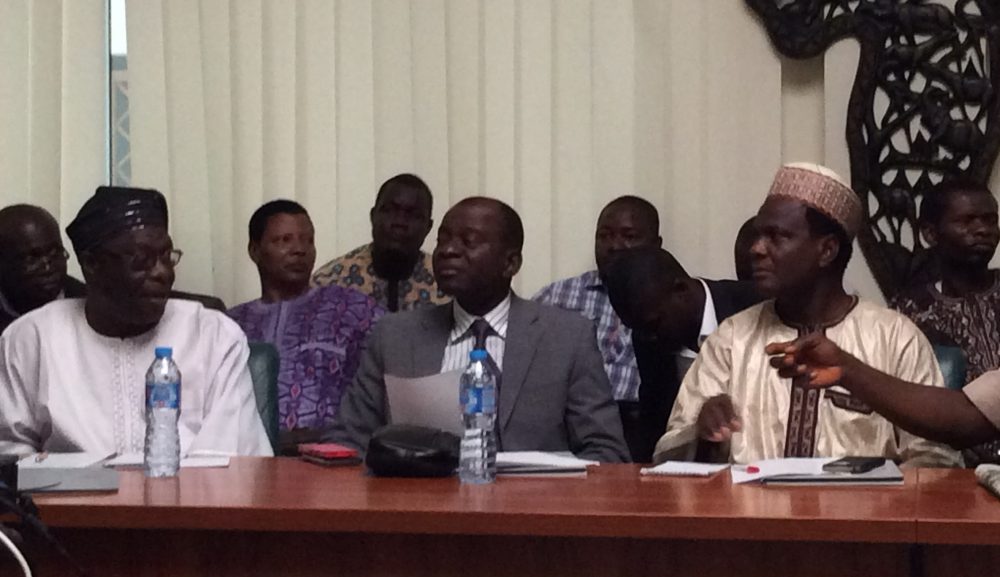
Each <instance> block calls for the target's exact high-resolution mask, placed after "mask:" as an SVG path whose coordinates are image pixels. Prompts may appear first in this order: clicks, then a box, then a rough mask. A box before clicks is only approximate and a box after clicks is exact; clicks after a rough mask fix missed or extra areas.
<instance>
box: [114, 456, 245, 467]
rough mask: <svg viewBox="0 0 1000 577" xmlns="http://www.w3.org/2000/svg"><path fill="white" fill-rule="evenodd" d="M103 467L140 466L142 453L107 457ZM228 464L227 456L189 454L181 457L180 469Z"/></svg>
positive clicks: (224, 465) (226, 465)
mask: <svg viewBox="0 0 1000 577" xmlns="http://www.w3.org/2000/svg"><path fill="white" fill-rule="evenodd" d="M104 466H105V467H141V466H142V455H141V454H138V453H130V454H127V455H118V456H117V457H115V458H114V459H108V461H107V462H105V463H104ZM228 466H229V457H219V456H208V457H206V456H191V457H184V458H182V459H181V468H182V469H200V468H225V467H228Z"/></svg>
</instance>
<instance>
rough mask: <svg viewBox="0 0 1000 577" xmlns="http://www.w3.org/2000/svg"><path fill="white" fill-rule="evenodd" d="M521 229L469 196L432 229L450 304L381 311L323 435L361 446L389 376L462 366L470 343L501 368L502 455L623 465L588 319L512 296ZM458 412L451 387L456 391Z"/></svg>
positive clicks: (503, 210)
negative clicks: (553, 455)
mask: <svg viewBox="0 0 1000 577" xmlns="http://www.w3.org/2000/svg"><path fill="white" fill-rule="evenodd" d="M523 241H524V231H523V228H522V225H521V219H520V217H519V216H518V215H517V213H516V212H515V211H514V210H513V209H512V208H510V207H509V206H507V205H506V204H504V203H502V202H500V201H497V200H493V199H489V198H482V197H475V198H468V199H465V200H463V201H461V202H459V203H458V204H456V205H455V206H454V207H452V209H451V210H449V211H448V213H447V214H446V215H445V217H444V219H443V221H442V222H441V226H440V228H439V230H438V236H437V247H436V248H435V249H434V255H433V266H434V274H435V276H436V278H437V282H438V285H439V286H440V287H441V289H442V290H443V291H444V292H445V293H447V294H450V295H451V296H452V297H454V302H453V303H448V304H444V305H439V306H437V307H434V308H432V309H423V310H416V311H409V312H404V313H399V314H396V315H390V316H387V317H385V318H383V319H382V320H381V321H380V322H379V324H378V325H377V326H376V327H375V329H374V331H373V332H372V335H371V338H370V339H369V341H368V345H367V349H366V351H365V354H364V356H363V357H362V359H361V366H360V368H359V369H358V373H357V375H356V377H355V379H354V381H353V383H352V384H351V386H350V387H348V389H347V392H346V393H345V394H344V398H343V399H342V400H341V405H340V412H339V414H338V416H337V418H336V421H335V424H334V426H333V427H332V428H331V429H330V430H329V431H328V433H327V435H326V436H327V438H328V439H329V440H332V441H335V442H339V443H344V444H347V445H350V446H353V447H355V448H358V449H359V450H361V451H364V450H365V449H366V448H367V446H368V441H369V439H370V438H371V435H372V433H373V432H374V431H375V430H376V429H378V428H379V427H381V426H383V425H385V424H386V423H387V422H388V411H387V401H386V392H385V380H384V377H385V375H386V374H391V375H394V376H399V377H408V378H412V377H422V376H427V375H432V374H437V373H441V372H447V371H451V370H456V369H461V368H464V367H465V366H466V364H467V363H468V356H469V352H470V351H471V350H472V348H473V345H475V346H476V347H477V348H480V347H485V349H486V350H487V352H488V353H489V355H490V357H491V358H492V359H493V360H494V362H495V363H496V365H498V367H499V369H500V374H501V376H500V379H499V381H500V383H499V394H498V398H499V402H498V405H499V406H498V420H497V423H498V424H497V427H498V433H499V435H498V437H499V442H498V444H499V446H500V448H501V450H506V451H518V450H539V451H572V452H573V453H574V454H576V455H578V456H580V457H583V458H588V459H595V460H599V461H602V462H623V461H627V460H628V454H629V453H628V449H627V448H626V446H625V442H624V440H623V438H622V426H621V419H620V418H619V415H618V408H617V406H616V405H615V402H614V400H613V399H612V396H611V385H610V384H609V382H608V377H607V374H606V373H605V372H604V365H603V361H602V359H601V355H600V353H599V352H598V350H597V342H596V338H595V335H594V329H593V326H592V325H591V324H590V321H588V320H587V319H585V318H583V317H580V316H579V315H577V314H575V313H572V312H568V311H563V310H561V309H557V308H554V307H548V306H545V305H540V304H538V303H534V302H531V301H526V300H523V299H521V298H519V297H517V296H516V295H514V294H513V293H512V291H511V288H510V286H511V279H512V278H513V277H514V275H515V274H517V272H518V270H519V269H520V268H521V247H522V245H523ZM455 403H456V418H457V417H458V415H457V406H458V390H457V389H456V391H455Z"/></svg>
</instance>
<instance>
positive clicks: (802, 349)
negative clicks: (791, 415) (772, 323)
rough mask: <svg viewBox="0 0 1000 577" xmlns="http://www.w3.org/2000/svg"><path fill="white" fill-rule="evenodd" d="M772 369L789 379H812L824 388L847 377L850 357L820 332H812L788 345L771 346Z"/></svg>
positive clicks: (813, 383) (813, 382)
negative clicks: (846, 368)
mask: <svg viewBox="0 0 1000 577" xmlns="http://www.w3.org/2000/svg"><path fill="white" fill-rule="evenodd" d="M765 350H766V351H767V354H769V355H771V366H772V367H774V368H776V369H778V374H779V375H781V376H782V377H784V378H786V379H791V378H795V377H802V376H805V377H808V379H809V385H810V386H812V387H817V388H823V387H829V386H832V385H836V384H837V383H839V382H840V380H841V379H842V378H843V377H844V368H845V366H846V365H847V363H848V361H849V358H850V356H849V355H847V354H846V353H844V351H842V350H840V347H838V346H837V345H835V344H833V342H832V341H831V340H830V339H828V338H826V337H825V336H823V335H822V334H820V333H811V334H808V335H806V336H804V337H802V338H800V339H796V340H794V341H792V342H787V343H771V344H769V345H767V348H766V349H765Z"/></svg>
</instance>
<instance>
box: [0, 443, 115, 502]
mask: <svg viewBox="0 0 1000 577" xmlns="http://www.w3.org/2000/svg"><path fill="white" fill-rule="evenodd" d="M107 457H108V456H107V455H104V454H101V453H39V454H37V455H29V456H27V457H24V458H23V459H21V460H20V461H18V463H17V486H18V489H19V490H21V491H26V492H32V493H40V492H61V491H115V490H117V489H118V472H117V471H109V470H107V469H103V468H101V467H100V466H99V463H100V462H101V461H103V460H104V459H106V458H107Z"/></svg>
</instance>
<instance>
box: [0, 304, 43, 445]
mask: <svg viewBox="0 0 1000 577" xmlns="http://www.w3.org/2000/svg"><path fill="white" fill-rule="evenodd" d="M12 329H13V330H12ZM37 335H38V331H37V329H35V327H34V326H33V325H25V324H19V325H17V326H12V327H8V329H7V330H6V331H5V332H4V333H3V336H0V453H10V454H16V455H30V454H32V453H37V452H38V451H40V450H41V448H42V446H43V445H44V444H45V437H47V436H48V432H49V431H50V430H51V424H50V423H47V422H45V418H44V417H45V415H44V414H43V415H39V414H38V411H37V406H38V403H37V401H38V395H39V391H40V383H39V379H38V377H39V370H38V350H39V344H40V343H38V342H37V341H38V337H37ZM32 340H33V341H34V342H32ZM43 413H44V411H43Z"/></svg>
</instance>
